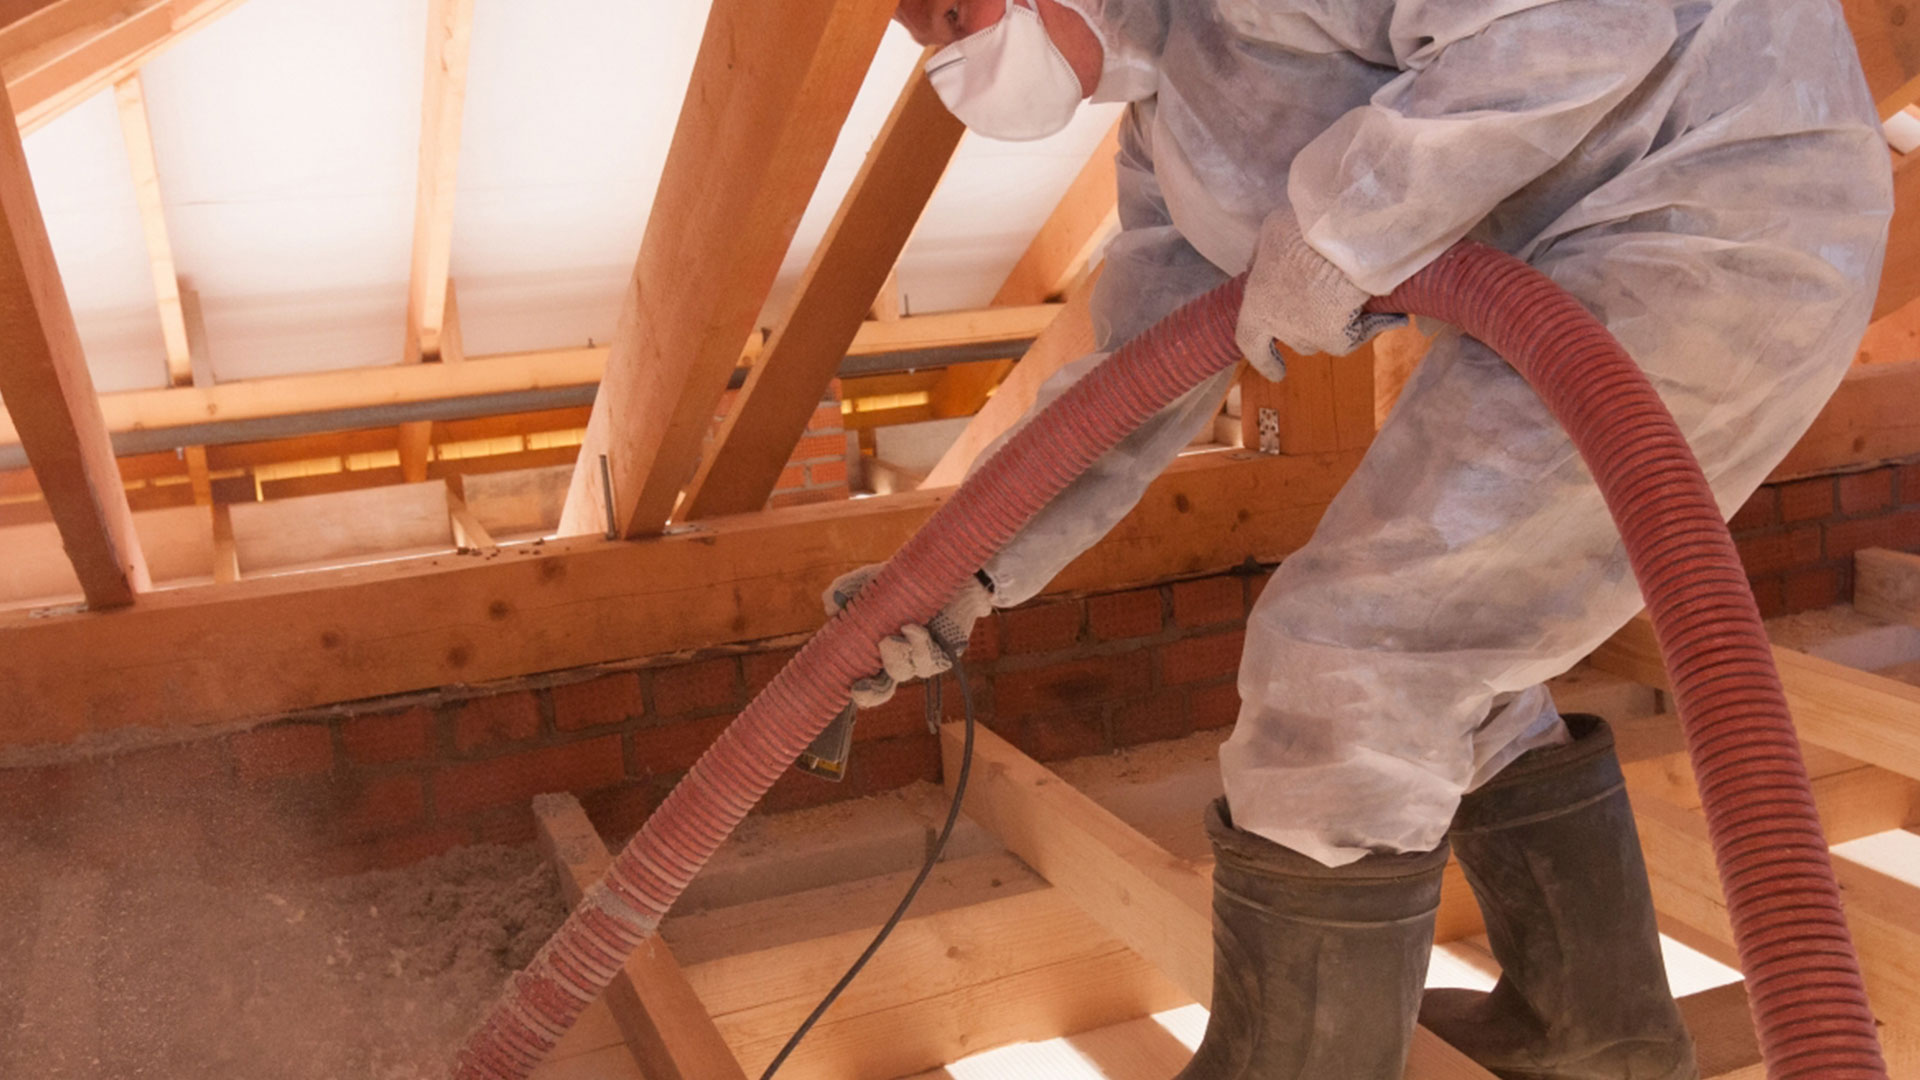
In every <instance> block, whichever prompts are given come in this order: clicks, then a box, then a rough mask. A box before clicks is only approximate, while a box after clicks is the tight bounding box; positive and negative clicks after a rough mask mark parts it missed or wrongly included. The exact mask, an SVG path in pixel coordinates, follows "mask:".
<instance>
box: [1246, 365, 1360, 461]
mask: <svg viewBox="0 0 1920 1080" xmlns="http://www.w3.org/2000/svg"><path fill="white" fill-rule="evenodd" d="M1373 370H1374V346H1373V343H1372V342H1368V343H1367V344H1366V345H1365V346H1363V347H1361V348H1360V349H1359V350H1357V351H1356V352H1354V353H1353V354H1352V355H1350V356H1327V355H1324V354H1318V355H1313V356H1301V355H1299V354H1296V353H1293V352H1288V353H1287V377H1286V378H1284V379H1282V380H1281V381H1279V382H1277V383H1276V382H1273V381H1271V380H1269V379H1267V378H1266V377H1265V376H1263V375H1261V374H1260V373H1259V372H1257V371H1255V370H1253V368H1252V367H1248V368H1246V369H1245V370H1244V371H1243V372H1242V373H1241V375H1240V424H1241V429H1240V434H1241V440H1242V442H1243V443H1245V445H1248V446H1253V447H1258V446H1260V427H1259V426H1260V411H1261V410H1262V409H1270V410H1272V411H1273V413H1274V417H1275V420H1276V421H1277V422H1278V424H1279V425H1280V440H1279V452H1280V453H1282V454H1319V453H1325V452H1327V451H1330V450H1352V449H1361V448H1364V447H1366V446H1367V445H1368V444H1370V443H1371V442H1372V441H1373V432H1374V394H1373Z"/></svg>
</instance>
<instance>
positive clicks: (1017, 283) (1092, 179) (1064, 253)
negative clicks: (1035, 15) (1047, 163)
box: [933, 121, 1120, 416]
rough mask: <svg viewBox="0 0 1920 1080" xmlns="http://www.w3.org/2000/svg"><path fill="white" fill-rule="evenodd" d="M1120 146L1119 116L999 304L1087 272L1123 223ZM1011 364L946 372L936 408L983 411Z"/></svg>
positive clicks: (1048, 293) (1051, 293)
mask: <svg viewBox="0 0 1920 1080" xmlns="http://www.w3.org/2000/svg"><path fill="white" fill-rule="evenodd" d="M1119 152H1120V121H1115V123H1114V125H1113V127H1112V128H1109V129H1108V131H1107V136H1106V138H1104V139H1101V140H1100V145H1099V146H1096V147H1094V150H1093V153H1092V154H1091V155H1090V156H1089V157H1088V158H1087V163H1086V164H1085V165H1083V166H1081V168H1080V172H1079V175H1077V176H1075V177H1074V178H1073V183H1071V184H1069V185H1067V190H1066V193H1065V194H1064V195H1062V196H1061V197H1060V202H1059V203H1058V204H1057V205H1055V206H1054V208H1053V213H1051V214H1049V215H1048V216H1047V220H1046V222H1045V223H1044V224H1042V225H1041V226H1040V231H1039V232H1037V233H1035V234H1034V237H1033V240H1032V242H1030V243H1029V244H1028V245H1027V250H1026V251H1025V252H1023V253H1022V254H1021V256H1020V261H1019V262H1016V263H1014V264H1013V270H1012V271H1011V272H1009V273H1008V274H1007V279H1006V280H1005V281H1004V282H1002V283H1001V284H1000V291H999V292H997V293H995V294H994V297H993V304H994V305H995V306H1000V305H1009V304H1039V303H1044V302H1045V301H1048V300H1055V299H1060V298H1064V297H1066V296H1067V294H1068V292H1069V291H1070V290H1072V289H1074V288H1075V287H1076V286H1077V285H1078V284H1079V283H1080V281H1081V279H1082V278H1084V277H1085V275H1086V273H1087V268H1088V266H1089V265H1091V262H1092V259H1093V256H1094V255H1095V254H1096V252H1097V251H1098V250H1099V246H1100V244H1101V243H1102V242H1103V241H1105V239H1106V238H1107V236H1108V235H1109V234H1110V233H1112V232H1113V230H1114V229H1115V228H1117V227H1118V225H1119V218H1120V211H1119V205H1118V201H1117V200H1118V191H1117V187H1116V185H1117V183H1118V179H1117V166H1116V165H1115V163H1114V156H1115V155H1116V154H1118V153H1119ZM1069 359H1073V358H1069ZM1012 368H1013V364H1012V363H1011V362H1002V363H999V364H994V365H983V366H980V367H977V368H973V369H970V370H962V369H954V370H952V371H949V372H947V373H946V374H945V375H944V376H942V377H941V379H940V382H939V383H937V384H936V385H935V386H934V388H933V411H934V414H935V415H936V416H971V415H973V414H974V413H977V412H979V411H980V408H981V406H982V405H983V404H984V403H985V402H986V400H987V395H988V393H989V392H991V391H992V390H993V388H994V387H995V386H998V385H999V384H1000V381H1001V380H1002V379H1004V378H1006V377H1007V373H1008V372H1009V371H1011V370H1012Z"/></svg>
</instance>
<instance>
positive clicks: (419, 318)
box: [397, 0, 473, 483]
mask: <svg viewBox="0 0 1920 1080" xmlns="http://www.w3.org/2000/svg"><path fill="white" fill-rule="evenodd" d="M472 45H473V0H428V4H427V53H426V62H425V65H424V67H425V71H426V76H425V79H424V85H423V88H422V92H421V105H420V166H419V171H418V174H417V176H416V178H415V194H414V204H413V263H412V271H411V273H410V275H409V278H408V284H407V327H406V340H405V346H404V349H403V355H404V359H405V362H406V363H409V364H412V363H421V362H427V363H436V362H440V361H459V360H461V359H462V357H461V355H460V350H459V348H458V346H457V342H458V338H459V334H458V330H457V329H456V330H455V331H454V332H453V334H451V335H447V334H446V329H447V321H448V319H449V318H457V317H458V316H457V315H455V314H454V313H453V307H454V305H453V280H452V277H451V268H452V265H453V200H454V192H455V190H456V189H457V187H458V180H459V165H460V128H461V122H462V119H463V117H464V115H465V111H466V100H467V58H468V56H469V54H470V53H471V52H472ZM443 337H445V338H448V339H449V340H448V341H446V342H443ZM448 343H454V344H455V347H453V348H446V347H445V346H446V344H448ZM397 440H398V444H399V449H400V471H401V474H402V475H404V476H405V477H406V479H407V480H408V482H410V483H417V482H419V481H421V480H425V479H426V478H427V463H428V462H429V460H431V458H432V457H433V424H432V423H431V422H428V421H415V422H412V423H406V424H401V425H400V429H399V431H398V433H397Z"/></svg>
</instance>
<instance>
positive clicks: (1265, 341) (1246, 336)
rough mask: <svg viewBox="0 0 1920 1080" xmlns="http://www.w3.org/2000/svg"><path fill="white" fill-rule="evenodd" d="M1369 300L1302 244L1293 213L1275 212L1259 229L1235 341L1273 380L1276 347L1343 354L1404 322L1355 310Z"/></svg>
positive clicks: (1280, 361) (1279, 360) (1279, 364)
mask: <svg viewBox="0 0 1920 1080" xmlns="http://www.w3.org/2000/svg"><path fill="white" fill-rule="evenodd" d="M1368 299H1369V297H1368V296H1367V293H1366V291H1365V290H1363V289H1361V288H1360V286H1358V285H1355V284H1354V283H1353V282H1352V281H1351V280H1349V279H1348V278H1347V275H1346V274H1345V273H1343V272H1341V270H1340V268H1339V267H1337V266H1335V265H1333V264H1332V263H1330V262H1328V261H1327V259H1326V257H1325V256H1324V255H1321V254H1320V253H1319V252H1317V251H1315V250H1313V249H1312V248H1311V247H1308V246H1307V242H1306V241H1305V240H1304V239H1302V238H1301V236H1300V223H1299V221H1297V220H1296V219H1295V218H1294V216H1293V208H1292V207H1291V206H1282V207H1281V208H1279V209H1278V210H1275V211H1274V212H1273V213H1271V214H1268V215H1267V220H1266V221H1265V222H1264V223H1263V224H1262V225H1261V226H1260V243H1259V246H1258V247H1257V248H1255V249H1254V253H1253V270H1252V272H1251V273H1249V274H1248V275H1247V295H1246V299H1245V300H1243V301H1242V302H1241V304H1240V325H1239V327H1238V328H1237V330H1236V332H1235V334H1234V340H1235V341H1237V342H1238V343H1239V345H1240V352H1241V355H1243V356H1245V357H1246V358H1247V360H1248V361H1249V362H1251V363H1252V364H1253V366H1254V369H1255V370H1257V371H1259V372H1260V374H1262V375H1265V376H1266V377H1267V378H1269V379H1272V380H1274V381H1276V382H1278V381H1279V380H1280V379H1281V378H1282V377H1283V376H1285V375H1286V373H1287V363H1286V360H1285V359H1284V358H1283V357H1282V356H1281V354H1280V350H1279V349H1277V348H1275V347H1274V343H1275V342H1278V343H1279V344H1281V345H1284V346H1286V347H1287V348H1289V349H1292V350H1293V351H1294V352H1296V353H1300V354H1301V355H1308V354H1312V353H1331V354H1332V355H1334V356H1345V355H1346V354H1348V353H1350V352H1352V351H1353V350H1355V349H1357V348H1359V347H1360V346H1361V345H1363V344H1365V343H1366V341H1367V339H1369V338H1371V337H1373V335H1375V334H1377V333H1379V332H1380V331H1382V330H1386V329H1388V328H1390V327H1394V326H1399V325H1402V324H1404V323H1405V322H1406V318H1405V317H1404V316H1400V315H1370V314H1366V313H1364V312H1362V311H1361V310H1360V307H1361V305H1362V304H1365V303H1366V302H1367V300H1368Z"/></svg>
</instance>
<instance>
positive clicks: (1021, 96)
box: [927, 0, 1085, 142]
mask: <svg viewBox="0 0 1920 1080" xmlns="http://www.w3.org/2000/svg"><path fill="white" fill-rule="evenodd" d="M1037 3H1038V0H1028V3H1027V4H1022V3H1020V0H1007V13H1006V14H1005V15H1004V16H1002V17H1001V19H1000V21H999V22H997V23H994V24H993V25H992V26H989V27H987V28H986V29H985V30H982V31H980V32H978V33H975V34H969V35H967V36H966V37H963V38H961V39H960V40H959V41H956V42H954V43H953V44H951V45H949V46H947V47H946V48H944V49H941V50H940V51H939V52H937V53H934V54H933V56H932V58H931V59H929V60H928V61H927V81H928V82H931V83H932V84H933V91H934V93H936V94H939V95H940V100H941V101H943V102H945V103H946V106H947V108H948V110H949V111H951V112H952V113H953V115H954V116H956V117H958V118H959V120H960V122H961V123H963V124H965V125H967V129H968V130H969V131H976V132H979V133H980V134H982V135H985V136H987V137H989V138H993V139H1006V140H1008V141H1010V142H1025V141H1028V140H1031V139H1044V138H1046V137H1047V136H1049V135H1051V134H1053V133H1054V132H1056V131H1059V130H1060V129H1061V128H1064V127H1066V126H1067V123H1068V121H1070V120H1072V119H1073V113H1074V110H1075V109H1078V108H1079V107H1080V100H1081V98H1082V97H1083V96H1084V95H1083V94H1082V93H1081V91H1080V76H1078V75H1075V74H1074V73H1073V65H1072V64H1069V63H1067V58H1066V57H1064V56H1062V55H1060V50H1059V49H1057V48H1055V47H1054V44H1053V39H1052V38H1050V37H1048V36H1047V28H1046V26H1045V25H1044V24H1042V23H1041V21H1040V11H1039V9H1038V8H1037V7H1034V6H1029V5H1031V4H1037ZM1069 10H1072V9H1069ZM1076 14H1078V12H1076ZM1081 18H1085V16H1084V15H1083V16H1081Z"/></svg>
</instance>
